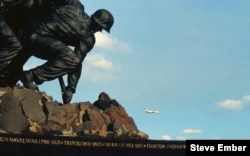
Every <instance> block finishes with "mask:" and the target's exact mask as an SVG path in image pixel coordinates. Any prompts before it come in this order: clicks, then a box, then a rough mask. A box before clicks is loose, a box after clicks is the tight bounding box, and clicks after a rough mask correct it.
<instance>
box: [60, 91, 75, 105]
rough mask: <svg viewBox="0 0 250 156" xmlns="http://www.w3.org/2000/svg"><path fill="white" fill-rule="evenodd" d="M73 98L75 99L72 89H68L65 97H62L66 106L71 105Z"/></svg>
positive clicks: (64, 93)
mask: <svg viewBox="0 0 250 156" xmlns="http://www.w3.org/2000/svg"><path fill="white" fill-rule="evenodd" d="M72 97H73V91H72V89H71V88H70V87H66V88H65V90H64V92H63V95H62V98H63V103H64V104H69V103H70V101H71V99H72Z"/></svg>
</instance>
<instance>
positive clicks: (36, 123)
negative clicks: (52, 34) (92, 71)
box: [0, 86, 148, 139]
mask: <svg viewBox="0 0 250 156" xmlns="http://www.w3.org/2000/svg"><path fill="white" fill-rule="evenodd" d="M0 130H1V132H3V133H20V134H42V135H44V134H46V135H50V134H51V135H64V136H84V137H92V138H124V139H148V135H147V134H146V133H144V132H141V131H139V130H138V128H137V126H136V124H135V122H134V120H133V118H131V117H129V116H128V114H127V112H126V110H125V108H124V107H123V106H122V105H121V104H119V103H118V102H117V101H116V100H115V99H111V98H110V97H109V95H108V94H106V93H104V92H102V93H100V94H99V97H98V100H96V101H95V102H94V103H93V104H91V103H90V102H80V103H71V104H66V105H61V104H60V103H58V102H57V101H54V100H53V98H52V97H50V96H48V95H47V94H46V93H44V92H38V91H34V90H30V89H27V88H24V87H21V86H16V87H14V88H8V87H7V88H0Z"/></svg>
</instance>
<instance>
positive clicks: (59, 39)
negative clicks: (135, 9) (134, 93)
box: [20, 0, 114, 104]
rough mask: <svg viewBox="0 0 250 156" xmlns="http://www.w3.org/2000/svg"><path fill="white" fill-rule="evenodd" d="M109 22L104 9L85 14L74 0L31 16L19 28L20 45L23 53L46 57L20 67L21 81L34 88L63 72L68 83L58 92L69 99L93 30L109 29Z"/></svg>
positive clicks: (80, 5)
mask: <svg viewBox="0 0 250 156" xmlns="http://www.w3.org/2000/svg"><path fill="white" fill-rule="evenodd" d="M113 23H114V18H113V16H112V14H111V13H110V12H109V11H108V10H106V9H99V10H97V11H96V12H95V13H94V14H92V15H91V16H89V15H87V14H86V13H85V11H84V7H83V5H82V4H81V3H80V2H79V1H78V0H73V3H72V4H71V5H63V6H59V7H56V8H55V9H53V11H51V12H50V13H49V14H48V15H46V16H43V17H42V18H40V19H39V20H37V19H35V20H34V21H32V22H31V24H30V25H29V27H28V28H27V29H26V30H24V31H23V35H22V36H21V41H22V45H23V46H24V47H25V53H29V55H33V56H35V57H38V58H41V59H45V60H47V61H46V62H45V63H44V64H43V65H41V66H38V67H36V68H33V69H30V70H28V71H24V72H23V74H22V75H21V77H20V80H21V82H22V83H23V85H24V86H25V87H27V88H30V89H36V90H38V87H37V85H40V84H42V83H43V82H44V81H50V80H54V79H56V78H58V77H60V76H63V75H67V82H68V85H67V86H66V87H65V90H64V93H63V95H62V96H63V102H64V103H65V104H66V103H69V102H70V101H71V99H72V96H73V94H74V93H75V91H76V87H77V83H78V80H79V78H80V76H81V71H82V62H83V60H84V58H85V57H86V55H87V53H88V52H89V51H90V50H91V49H92V48H93V46H94V44H95V36H94V33H95V32H98V31H102V29H104V30H106V31H107V32H110V29H111V27H112V25H113ZM69 46H73V47H74V50H72V49H71V48H69Z"/></svg>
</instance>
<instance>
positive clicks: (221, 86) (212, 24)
mask: <svg viewBox="0 0 250 156" xmlns="http://www.w3.org/2000/svg"><path fill="white" fill-rule="evenodd" d="M81 2H82V3H83V4H84V6H85V11H86V12H87V13H88V14H89V15H91V14H92V13H94V11H96V10H97V9H100V8H105V9H107V10H110V11H111V12H112V13H113V16H114V18H115V23H114V25H113V27H112V29H111V33H110V34H108V33H106V32H104V31H103V32H102V33H97V34H96V38H97V43H96V45H95V48H94V49H93V50H92V51H91V52H90V53H89V54H88V56H87V57H86V59H85V61H84V63H83V72H82V76H81V79H80V82H79V84H78V87H77V91H76V93H75V94H74V97H73V99H72V102H82V101H90V102H94V101H95V100H97V98H98V95H99V93H101V92H103V91H104V92H106V93H108V94H109V95H110V97H111V98H114V99H116V100H117V101H118V102H120V104H121V105H122V106H124V108H125V109H126V111H127V113H128V114H129V116H131V117H132V118H133V119H134V121H135V123H136V125H137V127H138V129H139V130H141V131H143V132H145V133H147V134H148V135H149V138H150V139H157V140H159V139H166V140H179V139H181V140H183V139H250V133H249V132H250V125H249V118H250V61H249V59H250V52H249V49H250V44H249V43H250V1H249V0H157V1H155V0H147V1H145V2H144V1H142V0H131V1H125V0H98V1H93V0H84V1H83V0H82V1H81ZM143 2H144V3H143ZM41 63H42V62H41V61H40V60H38V59H35V58H32V59H30V60H29V62H27V64H26V65H25V69H29V68H32V67H35V66H37V65H40V64H41ZM39 88H40V90H41V91H46V92H47V93H48V94H49V95H51V96H53V97H54V99H55V100H57V101H59V102H61V101H62V99H61V95H60V87H59V83H58V80H54V81H50V82H45V83H44V84H42V85H41V86H39ZM144 108H147V109H153V110H158V111H160V114H148V113H145V112H144Z"/></svg>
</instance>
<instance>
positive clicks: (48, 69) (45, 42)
mask: <svg viewBox="0 0 250 156" xmlns="http://www.w3.org/2000/svg"><path fill="white" fill-rule="evenodd" d="M31 41H32V42H30V43H32V55H34V56H36V57H38V58H41V59H46V60H47V62H45V63H44V64H43V65H41V66H38V67H36V68H33V69H31V70H29V71H25V72H24V73H23V75H22V76H21V81H22V82H23V84H24V86H26V87H27V88H31V89H38V88H37V86H36V85H35V84H34V83H33V82H35V83H36V84H38V85H39V84H41V83H43V82H44V81H50V80H53V79H56V78H58V77H59V76H62V75H65V74H67V73H69V72H71V71H72V70H75V68H77V67H78V65H79V64H80V63H81V62H82V57H81V56H79V55H78V54H77V53H75V52H74V51H73V50H72V49H71V48H69V47H68V46H67V45H66V44H64V43H63V42H61V41H58V40H56V39H54V38H51V37H42V36H39V35H37V34H33V35H32V36H31Z"/></svg>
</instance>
